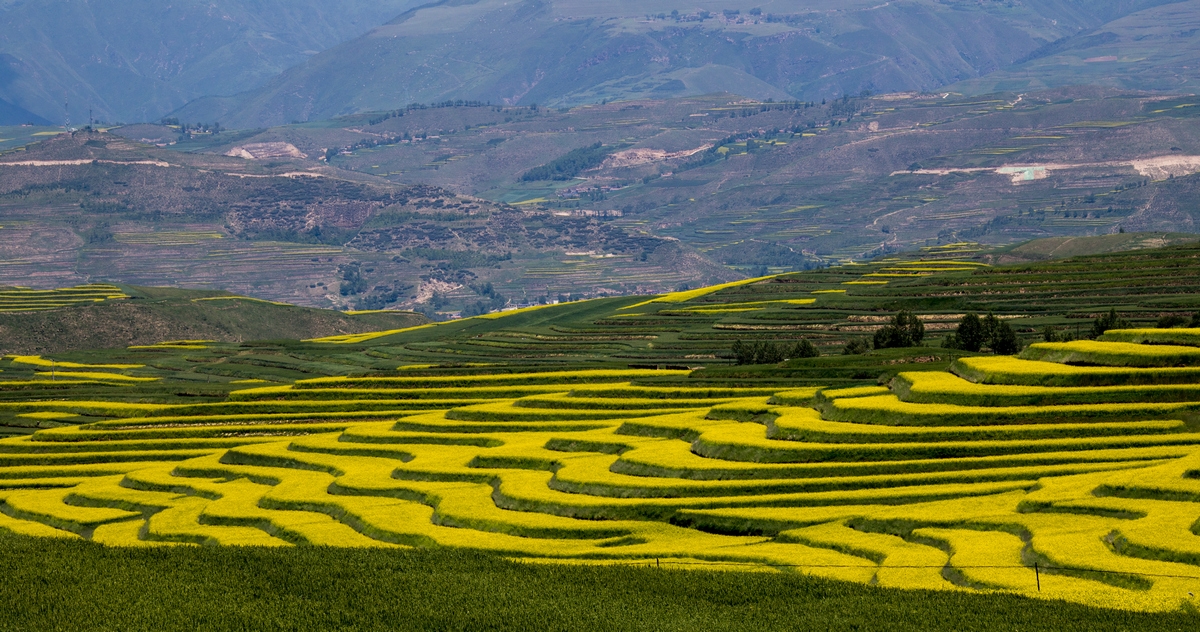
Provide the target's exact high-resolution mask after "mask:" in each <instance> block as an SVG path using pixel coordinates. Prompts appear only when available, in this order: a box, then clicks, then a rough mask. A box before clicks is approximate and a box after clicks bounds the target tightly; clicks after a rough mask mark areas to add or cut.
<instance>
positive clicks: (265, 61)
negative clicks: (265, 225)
mask: <svg viewBox="0 0 1200 632" xmlns="http://www.w3.org/2000/svg"><path fill="white" fill-rule="evenodd" d="M418 4H420V5H421V6H420V7H417V8H414V7H416V6H417V5H418ZM0 15H2V16H3V20H2V21H3V24H4V26H2V27H0V100H2V102H0V122H3V123H8V124H16V123H23V122H27V121H29V122H39V121H53V122H55V123H61V122H62V121H63V119H64V114H65V113H64V100H65V101H66V102H68V103H69V104H70V105H69V107H68V108H67V110H66V111H67V112H69V113H70V115H71V119H72V120H73V121H75V122H76V123H77V124H78V123H80V122H82V121H86V120H87V119H86V117H87V112H88V110H89V109H91V110H93V112H94V115H95V116H96V117H98V118H100V119H104V120H110V121H112V120H120V121H125V122H136V121H153V120H157V119H158V118H160V117H162V116H165V115H168V114H171V113H172V112H175V111H176V110H177V109H178V111H177V112H175V113H174V114H173V116H175V117H176V118H179V119H181V120H185V121H190V122H208V123H211V122H217V121H219V122H220V123H222V125H224V126H225V127H257V126H267V125H278V124H284V123H288V122H291V121H294V120H299V121H307V120H318V119H324V118H329V117H332V116H339V115H345V114H349V113H353V112H361V111H370V110H385V109H391V108H395V107H398V106H401V105H405V104H408V103H413V102H422V103H423V102H434V101H442V100H447V99H451V100H458V99H464V100H481V101H490V102H493V103H497V104H499V103H504V104H520V105H528V104H532V103H537V104H541V105H551V106H556V107H557V106H572V105H579V104H585V103H596V102H601V101H604V100H612V99H630V98H670V97H680V96H690V95H701V94H710V93H716V92H731V93H736V94H741V95H743V96H747V97H751V98H760V99H767V98H773V99H776V100H781V99H793V98H797V99H803V100H820V99H828V98H837V97H841V96H842V95H845V94H851V95H857V94H859V93H861V92H862V91H864V90H867V91H871V92H874V93H881V92H899V91H922V90H935V89H938V88H942V87H944V86H948V85H953V86H954V88H953V89H956V90H959V91H967V92H973V93H981V92H990V91H993V90H996V89H1003V90H1023V89H1038V88H1045V87H1053V86H1063V85H1072V84H1078V83H1100V84H1105V85H1112V86H1116V87H1122V88H1130V89H1148V90H1181V89H1185V88H1186V87H1187V86H1188V85H1189V84H1190V82H1192V81H1194V79H1190V78H1189V76H1190V75H1192V74H1194V73H1190V72H1189V70H1188V69H1189V68H1193V67H1194V61H1195V60H1196V59H1197V50H1196V45H1195V44H1194V43H1193V42H1194V40H1195V35H1196V33H1197V32H1198V31H1197V27H1198V26H1200V2H1196V1H1194V0H1189V1H1186V2H1172V1H1170V0H1086V1H1085V0H1045V1H1039V2H1016V1H1008V2H998V1H986V2H984V1H979V2H977V1H968V0H901V1H899V2H883V3H880V2H877V1H876V0H847V1H837V2H835V1H832V0H791V1H789V0H755V1H753V2H747V1H745V0H694V1H692V2H688V3H675V2H668V1H666V0H650V1H648V2H644V1H643V2H632V1H629V0H617V1H609V2H585V1H582V0H524V1H521V2H515V1H514V2H509V1H506V0H453V1H451V0H442V1H440V2H431V3H424V4H423V3H420V2H419V0H384V1H382V2H363V1H362V0H348V1H345V2H338V3H329V2H320V1H319V0H300V1H291V2H281V1H279V0H268V1H266V2H249V1H248V0H219V1H217V2H199V1H198V0H185V1H183V2H174V3H171V4H165V5H164V4H161V3H150V2H145V1H144V0H133V1H123V2H116V1H114V0H87V1H69V0H52V1H50V2H27V1H22V0H8V1H6V2H3V3H0ZM101 51H102V52H101ZM181 107H182V109H179V108H181Z"/></svg>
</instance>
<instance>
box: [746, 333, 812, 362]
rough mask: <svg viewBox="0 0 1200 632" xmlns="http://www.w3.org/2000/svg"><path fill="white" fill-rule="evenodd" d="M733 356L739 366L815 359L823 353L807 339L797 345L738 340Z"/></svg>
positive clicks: (802, 339) (801, 340)
mask: <svg viewBox="0 0 1200 632" xmlns="http://www.w3.org/2000/svg"><path fill="white" fill-rule="evenodd" d="M733 355H734V358H736V360H737V363H738V364H739V365H744V364H779V363H780V362H783V361H784V360H792V359H796V358H815V357H818V356H820V355H821V352H820V351H818V350H817V347H816V345H814V344H813V343H811V342H809V341H808V340H807V339H806V338H801V339H800V340H799V341H798V342H796V343H795V344H788V343H786V342H778V343H776V342H766V341H753V342H746V341H745V340H738V341H735V342H734V343H733Z"/></svg>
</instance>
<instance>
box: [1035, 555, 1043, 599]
mask: <svg viewBox="0 0 1200 632" xmlns="http://www.w3.org/2000/svg"><path fill="white" fill-rule="evenodd" d="M1033 576H1034V578H1036V579H1037V587H1038V592H1042V573H1041V571H1039V570H1038V563H1037V562H1034V563H1033Z"/></svg>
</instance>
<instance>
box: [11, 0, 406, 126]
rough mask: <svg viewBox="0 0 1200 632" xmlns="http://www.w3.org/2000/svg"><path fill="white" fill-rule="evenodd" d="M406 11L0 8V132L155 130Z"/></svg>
mask: <svg viewBox="0 0 1200 632" xmlns="http://www.w3.org/2000/svg"><path fill="white" fill-rule="evenodd" d="M416 4H417V2H416V1H415V0H374V1H370V2H366V1H362V0H339V1H338V2H337V3H336V8H334V7H332V6H330V3H328V2H318V1H314V0H287V1H279V0H267V1H265V2H263V1H255V2H247V1H245V0H215V1H204V2H201V1H199V0H182V1H176V2H171V3H168V4H164V3H161V2H148V1H146V0H90V1H88V2H73V1H71V0H39V1H35V2H3V3H0V125H19V124H22V123H27V122H32V123H44V122H45V121H47V120H48V121H53V122H54V123H55V124H60V125H61V124H62V123H63V120H64V117H65V116H69V117H70V120H71V122H72V123H73V124H74V125H77V126H83V125H86V124H87V123H88V115H89V111H90V112H91V115H92V116H94V117H95V118H96V119H97V120H105V121H146V120H156V119H157V118H159V117H161V116H162V115H164V114H166V113H167V112H170V111H171V110H174V109H176V108H178V107H179V106H181V105H183V104H184V103H187V102H188V101H191V100H192V99H195V98H198V97H201V96H206V95H224V94H235V93H238V92H242V91H244V90H249V89H251V88H254V87H257V86H258V85H260V84H262V83H263V82H264V81H266V80H268V79H270V78H272V77H274V76H276V75H278V74H279V73H280V72H282V71H283V70H285V69H286V68H289V67H292V66H295V65H296V64H299V63H301V62H303V61H304V60H305V59H307V58H309V57H310V56H312V55H314V54H316V53H317V52H318V51H321V50H324V49H326V48H329V47H331V46H334V45H337V44H339V43H341V42H343V41H345V40H347V39H351V38H353V37H356V36H358V35H360V34H362V33H364V32H366V31H368V30H369V29H371V28H373V27H376V26H379V25H380V24H383V23H384V22H386V21H388V20H390V19H392V18H394V17H395V16H396V15H398V14H399V13H401V12H402V11H404V10H406V9H407V8H409V7H412V6H415V5H416ZM64 96H65V100H66V103H65V104H64ZM64 105H66V108H65V112H64Z"/></svg>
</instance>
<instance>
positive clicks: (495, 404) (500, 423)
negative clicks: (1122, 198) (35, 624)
mask: <svg viewBox="0 0 1200 632" xmlns="http://www.w3.org/2000/svg"><path fill="white" fill-rule="evenodd" d="M694 299H695V297H692V298H691V300H694ZM1138 336H1140V337H1142V338H1147V339H1153V340H1155V341H1156V342H1168V343H1170V344H1156V345H1145V344H1131V343H1129V342H1127V340H1129V339H1130V338H1131V337H1138ZM1196 336H1200V330H1170V331H1145V330H1139V331H1116V332H1110V333H1109V334H1106V336H1105V337H1104V338H1103V339H1101V340H1100V341H1088V342H1084V343H1071V344H1068V345H1065V346H1064V345H1054V344H1035V345H1033V346H1032V347H1030V348H1029V349H1028V350H1027V351H1026V352H1025V353H1024V355H1023V356H1022V357H1020V358H1011V357H988V356H978V357H964V358H960V359H959V360H957V361H956V362H955V363H954V364H953V365H952V366H951V369H950V371H905V372H902V373H901V374H900V375H898V376H897V377H896V379H894V380H893V381H892V382H891V383H890V385H889V386H851V387H838V388H827V389H823V388H820V387H816V386H814V387H806V388H799V389H797V388H794V387H793V388H790V389H789V388H781V387H778V386H746V385H737V384H735V383H733V382H730V383H728V384H726V385H716V384H705V383H703V382H700V381H696V380H689V379H688V375H689V373H688V372H686V371H671V370H652V369H642V370H638V369H590V370H589V369H578V370H555V371H540V372H511V371H512V370H511V369H508V370H506V371H507V372H506V371H499V370H496V368H495V367H492V368H490V369H489V368H488V367H476V368H474V369H471V370H469V371H460V372H458V373H455V374H449V373H446V374H423V373H422V370H421V368H420V367H410V368H408V369H405V370H400V371H394V370H393V371H390V372H379V371H375V372H368V373H363V372H361V371H360V372H357V373H356V372H354V371H347V370H343V371H342V372H341V374H338V375H329V376H327V377H311V378H307V379H296V380H285V379H281V378H280V377H279V376H280V375H283V374H285V372H286V371H288V370H293V369H294V368H295V367H293V369H288V368H287V367H286V366H285V365H284V363H283V362H281V361H280V360H279V359H276V360H275V361H273V362H272V361H267V360H266V359H265V358H264V357H262V356H259V357H258V359H254V358H251V357H250V356H242V357H243V358H244V359H245V361H246V362H247V364H246V365H245V366H257V367H259V368H261V369H262V370H263V375H264V376H272V377H269V378H268V379H271V380H272V381H271V382H265V381H263V380H257V381H256V380H250V381H249V382H250V383H247V382H246V381H242V383H240V384H237V383H236V381H235V382H226V383H227V384H229V385H230V386H229V387H230V388H235V389H238V390H233V391H232V392H230V393H229V395H228V397H225V398H223V399H220V400H212V401H206V402H197V403H178V402H176V403H153V402H150V401H132V400H129V399H125V400H116V399H111V398H105V397H103V396H101V397H97V398H95V399H93V400H90V401H88V400H84V399H78V398H72V399H71V400H69V401H68V400H61V399H60V400H53V399H49V398H47V399H42V400H40V401H31V400H32V399H33V398H26V399H22V400H18V401H8V402H4V403H0V407H3V414H5V415H12V416H19V417H21V418H24V419H28V420H30V421H31V422H36V423H35V424H34V425H40V426H41V427H40V428H38V429H36V431H34V432H33V433H32V434H29V435H26V436H21V437H15V438H10V439H5V440H3V441H0V528H3V529H7V530H10V531H14V532H17V533H21V534H29V535H37V536H46V537H59V538H87V539H91V540H94V541H96V542H100V543H104V544H109V545H113V546H171V545H188V544H222V545H261V546H289V545H294V544H319V545H331V546H340V547H453V548H462V549H469V550H475V551H486V552H492V553H497V554H500V555H503V556H506V557H510V558H516V559H522V560H532V561H538V562H553V563H573V564H659V565H666V566H674V567H684V568H697V569H699V568H704V569H714V568H724V569H745V570H762V571H770V572H785V573H805V574H812V575H817V576H822V577H830V578H837V579H843V580H850V581H855V582H863V583H872V584H879V585H882V586H892V587H898V588H933V589H941V590H952V591H994V590H1000V591H1011V592H1017V593H1021V594H1026V595H1031V596H1036V597H1042V598H1049V599H1065V600H1069V601H1073V602H1079V603H1086V604H1092V605H1099V606H1104V607H1109V608H1119V609H1127V610H1145V611H1165V610H1177V609H1179V608H1181V607H1185V604H1191V607H1195V599H1194V597H1192V596H1191V594H1194V593H1195V592H1197V589H1198V588H1200V520H1197V519H1198V518H1200V483H1198V482H1197V481H1198V479H1200V427H1198V421H1200V418H1198V417H1197V412H1198V411H1200V376H1198V375H1197V374H1196V373H1194V371H1200V348H1198V347H1197V342H1196ZM313 344H314V345H320V344H322V343H313ZM206 346H207V345H206V344H205V343H203V342H200V341H179V342H176V343H171V344H167V345H162V346H160V348H159V349H150V350H142V351H138V350H131V351H130V352H129V354H136V353H141V354H148V356H147V357H151V358H154V357H157V356H161V355H163V354H168V355H169V354H182V355H183V356H186V355H187V354H188V353H196V354H198V356H197V359H198V360H199V359H201V356H202V355H203V353H204V352H205V347H206ZM325 346H326V347H338V345H328V344H327V343H325ZM164 357H165V356H164ZM1063 361H1069V362H1071V364H1060V362H1063ZM311 362H312V363H313V366H325V367H333V368H329V369H326V372H332V371H336V366H335V365H336V362H334V358H332V357H330V358H327V359H326V360H325V361H324V364H318V363H317V361H316V360H315V359H314V360H312V361H311ZM20 363H26V364H25V365H24V366H26V367H35V368H38V369H40V371H39V372H40V373H45V368H47V367H45V366H44V365H45V364H46V363H49V361H47V360H44V359H40V358H17V359H16V362H10V365H11V366H13V367H16V366H17V365H18V364H20ZM30 363H31V364H30ZM76 364H77V365H78V366H67V365H65V364H61V363H60V364H57V365H56V369H55V370H65V371H69V372H70V373H71V375H70V376H69V379H71V380H77V381H80V382H84V381H86V382H88V383H89V384H91V388H95V389H98V390H97V391H95V392H97V393H99V394H101V395H103V392H105V391H104V390H103V389H110V390H112V389H122V388H125V389H128V388H138V387H136V386H135V387H130V386H128V385H122V384H120V383H121V382H122V381H123V380H125V381H127V380H131V379H132V380H137V379H143V380H155V379H156V378H154V377H152V375H153V371H156V370H158V371H161V370H164V367H166V366H168V365H167V364H166V363H164V361H162V360H156V361H151V362H148V363H147V364H146V365H140V366H139V365H135V364H121V363H112V364H108V365H102V364H91V365H88V364H86V363H76ZM296 366H299V365H296ZM272 371H274V373H272ZM46 377H47V376H44V375H38V376H36V378H35V379H28V380H25V381H26V382H30V383H32V382H37V381H39V380H41V382H42V383H43V384H42V385H43V386H44V382H45V379H46ZM52 377H53V378H54V379H55V380H57V379H59V378H60V377H64V376H63V375H62V374H57V375H53V376H52ZM1128 384H1137V385H1139V386H1138V387H1137V388H1136V389H1132V388H1130V387H1128V386H1127V385H1128ZM4 387H5V389H15V388H20V387H21V385H20V384H17V383H15V382H11V381H10V382H9V383H6V384H4Z"/></svg>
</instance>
